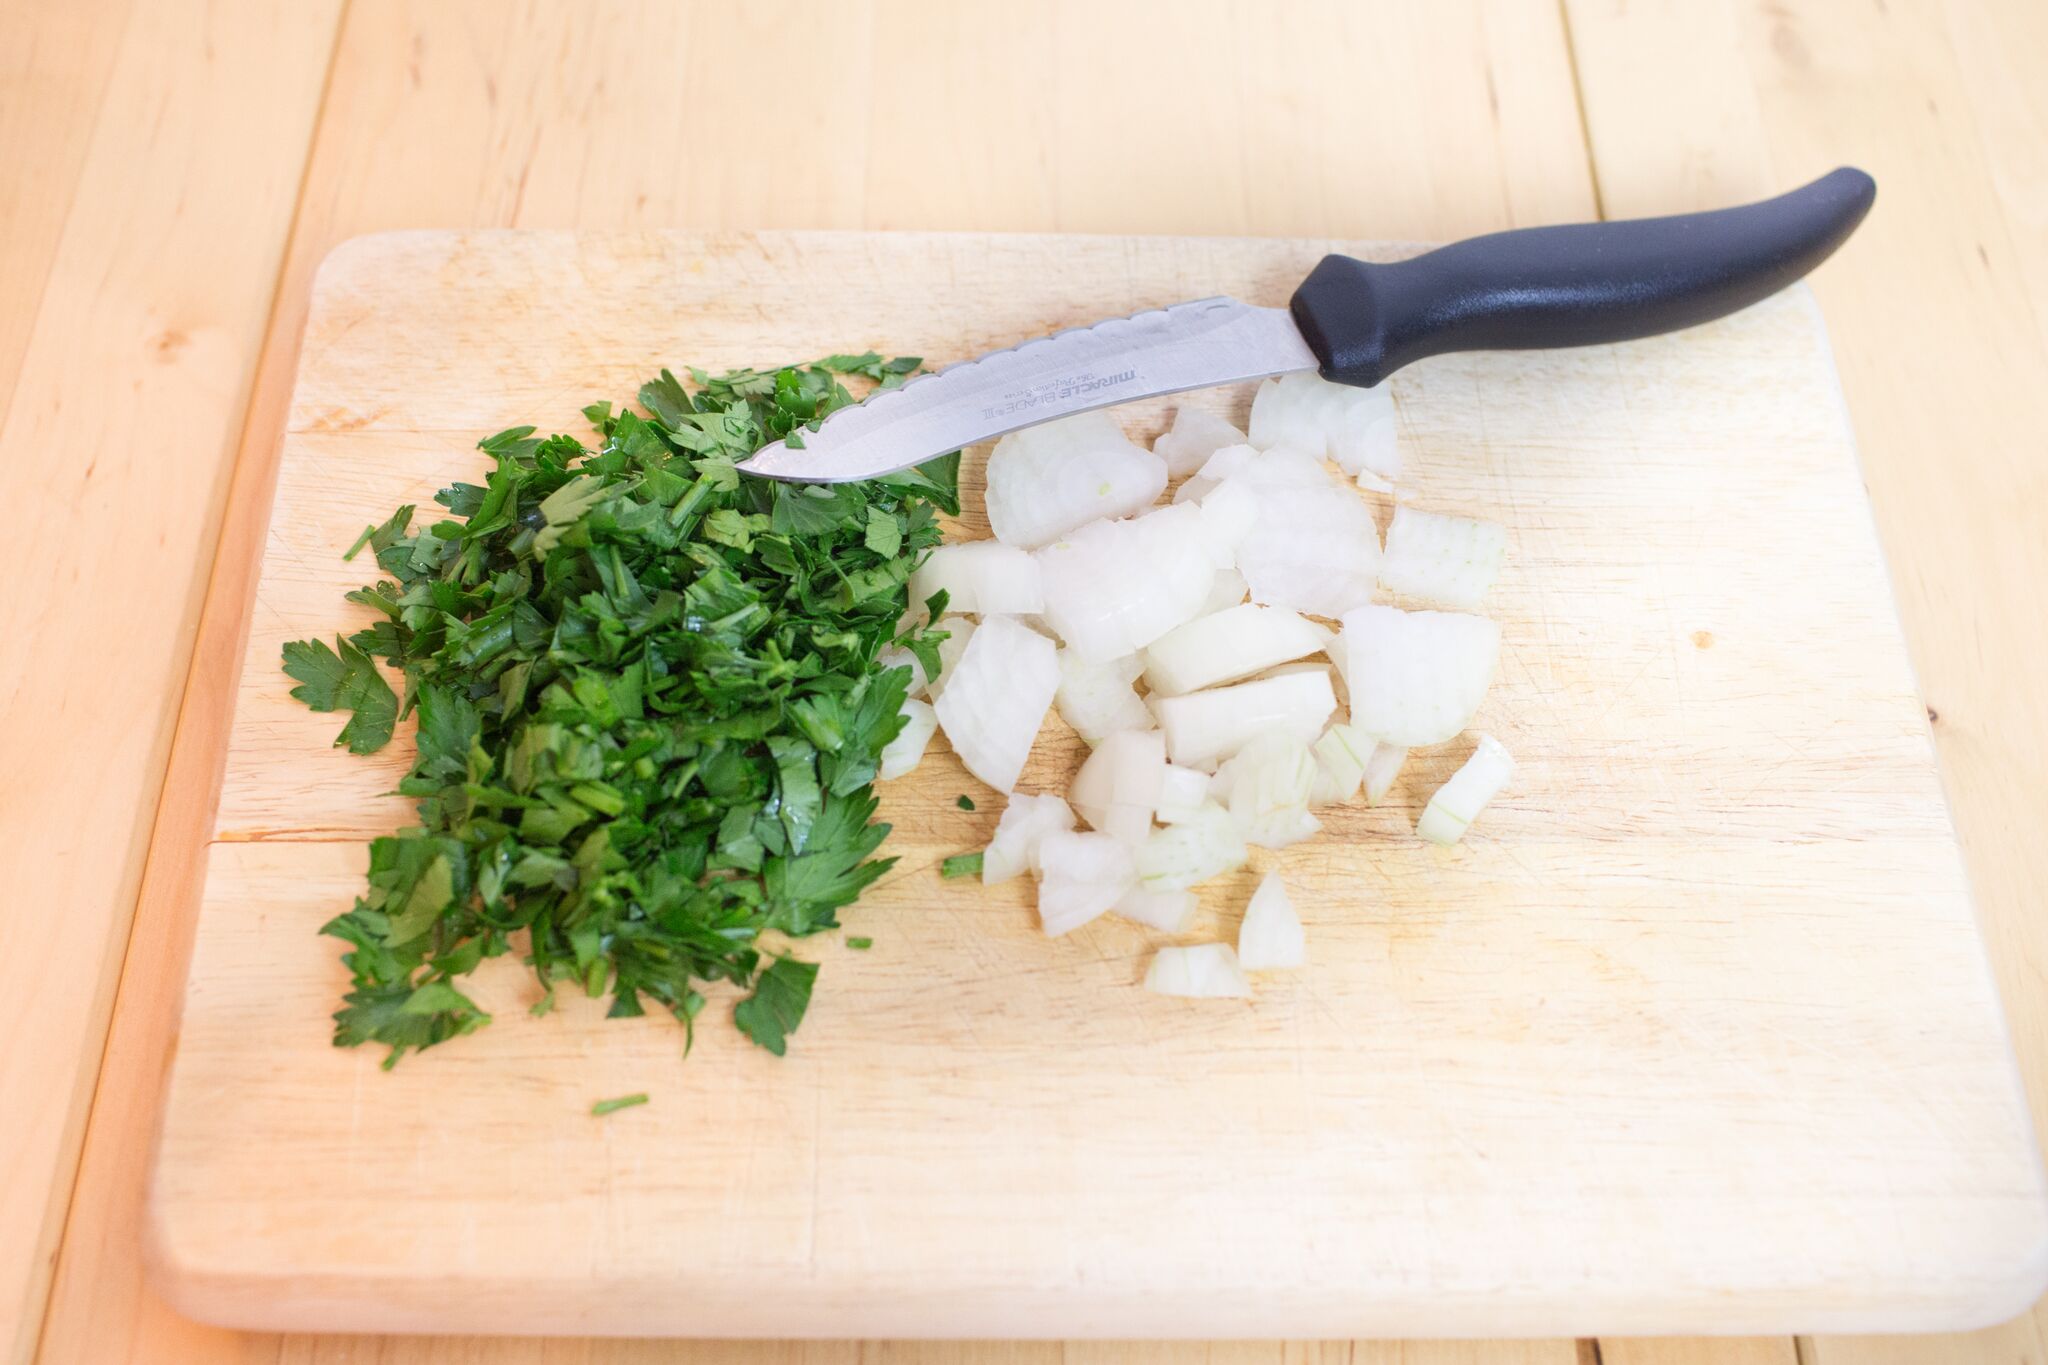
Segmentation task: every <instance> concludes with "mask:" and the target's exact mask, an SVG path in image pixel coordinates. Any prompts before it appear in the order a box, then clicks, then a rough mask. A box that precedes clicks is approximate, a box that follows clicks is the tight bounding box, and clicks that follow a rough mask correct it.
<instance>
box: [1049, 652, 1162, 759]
mask: <svg viewBox="0 0 2048 1365" xmlns="http://www.w3.org/2000/svg"><path fill="white" fill-rule="evenodd" d="M1144 667H1145V661H1144V660H1143V659H1142V658H1140V657H1139V656H1138V655H1136V654H1131V655H1127V656H1125V657H1124V658H1121V659H1111V660H1110V661H1109V662H1107V663H1091V662H1089V661H1088V660H1086V659H1083V658H1082V657H1081V656H1079V655H1078V654H1076V653H1074V651H1073V650H1071V649H1063V650H1061V651H1060V689H1059V693H1058V695H1057V696H1056V697H1055V698H1054V702H1055V704H1056V705H1057V706H1058V707H1059V709H1060V715H1061V716H1062V717H1063V718H1064V719H1065V720H1066V722H1067V724H1069V725H1071V726H1073V727H1074V730H1075V732H1076V733H1078V734H1079V735H1080V736H1081V738H1083V739H1085V740H1087V741H1088V742H1089V743H1090V744H1100V743H1101V742H1102V741H1103V739H1104V737H1106V736H1108V735H1113V734H1115V733H1116V732H1117V731H1119V730H1149V729H1151V728H1152V712H1151V711H1150V710H1149V709H1148V708H1147V707H1146V705H1145V702H1144V699H1143V698H1142V697H1140V696H1139V695H1138V694H1137V691H1136V690H1135V689H1134V688H1133V687H1132V686H1131V684H1132V683H1135V682H1136V681H1137V680H1138V674H1139V673H1140V672H1142V671H1143V670H1144Z"/></svg>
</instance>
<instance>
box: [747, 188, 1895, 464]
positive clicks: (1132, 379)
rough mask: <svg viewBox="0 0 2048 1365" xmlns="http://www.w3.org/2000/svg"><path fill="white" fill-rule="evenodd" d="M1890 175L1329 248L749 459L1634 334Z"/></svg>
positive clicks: (907, 443)
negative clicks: (1285, 269)
mask: <svg viewBox="0 0 2048 1365" xmlns="http://www.w3.org/2000/svg"><path fill="white" fill-rule="evenodd" d="M1876 196H1877V185H1876V182H1874V181H1873V180H1872V179H1871V178H1870V177H1869V176H1868V175H1866V174H1864V173H1863V172H1862V171H1859V170H1856V169H1854V168H1853V167H1848V166H1844V167H1842V168H1841V169H1839V170H1836V171H1832V172H1830V173H1829V174H1827V175H1824V176H1822V177H1821V178H1820V179H1818V180H1816V181H1814V182H1813V183H1812V184H1810V185H1805V186H1802V187H1801V188H1799V189H1796V190H1793V191H1791V192H1790V193H1789V194H1783V195H1780V196H1778V197H1777V198H1776V199H1766V200H1764V201H1763V202H1761V203H1756V204H1745V205H1743V206H1741V207H1739V208H1729V209H1716V210H1713V211H1711V212H1707V213H1687V214H1680V215H1677V216H1676V217H1670V218H1639V219H1634V220H1630V221H1624V222H1614V223H1573V224H1568V225H1565V226H1560V227H1537V228H1519V229H1516V230H1513V231H1509V232H1496V233H1493V234H1491V235H1489V236H1485V237H1473V238H1470V239H1468V240H1466V241H1462V242H1455V243H1453V244H1451V245H1450V246H1446V247H1441V248H1439V249H1437V250H1435V251H1431V252H1428V253H1426V254H1424V255H1421V256H1415V257H1412V258H1410V259H1408V260H1405V261H1394V262H1391V263H1386V264H1379V263H1373V262H1367V261H1360V260H1354V259H1353V258H1351V257H1349V256H1325V257H1324V258H1323V259H1322V260H1321V261H1320V262H1319V263H1318V264H1317V265H1316V268H1315V269H1314V270H1311V271H1310V272H1309V274H1308V278H1307V279H1305V280H1303V281H1302V282H1301V287H1300V288H1298V289H1296V290H1295V291H1294V297H1293V299H1292V300H1291V301H1290V302H1289V304H1288V306H1287V307H1286V308H1258V307H1254V306H1252V305H1251V304H1246V303H1240V302H1238V301H1237V300H1236V299H1229V298H1213V299H1197V300H1195V301H1194V302H1192V303H1177V304H1174V305H1173V306H1172V307H1169V308H1157V309H1153V310H1151V311H1149V312H1144V313H1136V314H1133V315H1132V316H1130V317H1122V318H1110V319H1108V320H1107V321H1104V322H1098V323H1095V324H1094V325H1093V326H1089V327H1077V328H1073V329H1071V330H1069V331H1064V332H1056V333H1054V334H1053V335H1051V336H1047V337H1038V338H1036V339H1034V340H1031V341H1026V342H1023V343H1022V344H1020V345H1017V346H1012V347H1010V348H1009V349H1007V350H1002V351H994V352H991V353H990V354H988V355H985V356H981V357H980V358H978V359H975V360H967V361H962V362H961V363H959V364H957V365H948V366H946V367H945V368H944V369H941V370H937V371H934V372H933V373H931V374H927V375H920V376H919V377H917V378H916V379H913V380H911V381H910V382H909V383H906V384H904V385H902V386H901V387H899V388H894V389H884V390H881V391H879V392H877V393H875V394H873V395H872V396H870V397H869V398H868V399H867V401H865V402H863V403H858V404H855V405H853V406H851V407H846V408H841V409H840V410H839V411H838V412H835V413H833V414H832V415H831V416H830V417H828V418H826V419H825V420H824V422H823V423H822V424H820V425H819V426H818V427H817V429H816V430H813V431H805V432H802V433H801V435H800V437H799V440H800V442H801V444H791V443H789V442H787V441H778V442H776V443H775V444H773V445H770V446H764V447H763V448H762V449H761V450H759V451H757V452H756V453H755V454H754V455H753V456H752V457H751V458H749V459H747V460H745V461H743V462H742V463H741V464H740V466H739V467H740V468H741V469H743V470H745V471H746V472H747V473H749V474H759V475H762V476H764V477H767V478H771V479H784V480H789V481H793V482H799V483H848V482H851V481H853V480H856V479H871V478H875V477H877V476H879V475H883V474H889V473H893V472H895V471H896V470H899V469H906V468H908V467H910V466H911V465H915V464H922V463H923V462H924V461H926V460H929V459H932V458H934V457H936V456H939V455H943V454H946V453H947V452H949V451H954V450H958V449H960V448H961V447H962V446H968V445H972V444H974V443H975V442H977V441H986V440H989V439H991V438H993V437H996V436H1001V435H1002V434H1003V433H1005V432H1009V431H1016V430H1018V429H1019V428H1021V427H1028V426H1035V425H1037V424H1038V423H1040V422H1049V421H1051V420H1053V419H1054V418H1056V417H1066V416H1069V415H1071V414H1073V413H1077V412H1086V411H1088V410H1089V409H1091V408H1103V407H1109V406H1111V405H1112V404H1116V403H1128V402H1131V401H1132V400H1134V399H1138V398H1150V397H1153V396H1154V395H1157V394H1162V393H1179V392H1181V391H1183V390H1186V389H1202V388H1208V387H1210V386H1211V385H1214V384H1230V383H1236V382H1238V381H1241V380H1247V379H1264V378H1267V377H1269V376H1271V375H1276V374H1289V373H1293V372H1295V371H1298V370H1316V371H1319V372H1320V373H1321V374H1322V376H1323V378H1325V379H1328V380H1332V381H1334V382H1336V383H1339V384H1354V385H1357V386H1359V387H1363V388H1369V387H1371V386H1372V385H1375V384H1378V383H1380V382H1381V381H1382V380H1384V379H1385V378H1386V377H1387V376H1388V375H1390V374H1392V373H1394V371H1396V370H1398V369H1400V368H1401V367H1402V366H1404V365H1408V364H1411V363H1413V362H1414V361H1417V360H1421V359H1423V358H1424V357H1426V356H1433V355H1442V354H1445V353H1446V352H1450V351H1520V350H1535V349H1544V348H1549V347H1558V346H1591V345H1597V344H1600V343H1603V342H1610V341H1629V340H1633V339H1634V338H1636V337H1645V336H1651V335H1653V334H1655V333H1658V332H1671V331H1676V330H1677V329H1679V328H1681V327H1690V326H1692V325H1694V324H1695V323H1701V322H1706V321H1709V320H1711V319H1713V318H1718V317H1721V316H1723V315H1724V314H1728V313H1732V312H1734V311H1735V310H1737V309H1738V308H1745V307H1747V306H1748V305H1750V304H1752V303H1755V302H1756V301H1757V300H1759V299H1761V298H1764V297H1766V296H1767V295H1770V294H1774V293H1776V292H1777V291H1778V290H1780V289H1782V288H1784V287H1785V286H1786V285H1788V284H1790V283H1792V282H1793V281H1794V280H1796V279H1798V278H1799V277H1800V276H1802V275H1804V274H1806V273H1807V272H1808V271H1809V270H1812V269H1813V268H1814V267H1815V266H1817V265H1819V264H1820V263H1821V262H1822V261H1824V260H1826V259H1827V258H1828V256H1829V255H1831V254H1832V253H1833V252H1834V250H1835V248H1836V247H1838V246H1840V245H1841V244H1842V243H1843V241H1845V240H1846V239H1847V238H1848V236H1849V234H1850V233H1851V232H1853V231H1855V230H1856V225H1857V224H1858V223H1860V222H1862V221H1863V216H1864V215H1865V214H1866V213H1868V212H1869V211H1870V205H1871V201H1872V200H1873V199H1875V198H1876Z"/></svg>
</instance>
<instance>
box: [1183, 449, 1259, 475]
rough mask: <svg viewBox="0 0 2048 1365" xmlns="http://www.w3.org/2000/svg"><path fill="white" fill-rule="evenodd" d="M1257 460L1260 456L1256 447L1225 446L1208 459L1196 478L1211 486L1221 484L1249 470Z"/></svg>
mask: <svg viewBox="0 0 2048 1365" xmlns="http://www.w3.org/2000/svg"><path fill="white" fill-rule="evenodd" d="M1259 459H1260V455H1259V450H1258V447H1257V446H1253V445H1248V444H1247V445H1237V446H1225V447H1223V448H1222V449H1221V450H1219V451H1217V452H1216V453H1215V454H1214V455H1211V456H1210V457H1209V459H1208V461H1207V462H1206V463H1204V464H1203V466H1202V469H1201V472H1200V473H1199V474H1197V475H1196V477H1197V478H1202V479H1207V480H1209V481H1210V482H1211V483H1212V484H1216V483H1222V482H1223V481H1224V480H1225V479H1227V478H1229V477H1230V476H1231V475H1233V474H1242V473H1243V472H1244V471H1245V470H1247V469H1250V468H1251V467H1252V466H1253V465H1255V464H1257V463H1258V462H1259Z"/></svg>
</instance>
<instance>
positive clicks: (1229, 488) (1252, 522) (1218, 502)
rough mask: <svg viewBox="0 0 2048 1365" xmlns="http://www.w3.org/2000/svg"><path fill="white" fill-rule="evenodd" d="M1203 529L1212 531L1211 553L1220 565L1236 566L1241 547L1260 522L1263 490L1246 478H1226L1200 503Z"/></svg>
mask: <svg viewBox="0 0 2048 1365" xmlns="http://www.w3.org/2000/svg"><path fill="white" fill-rule="evenodd" d="M1196 505H1197V506H1199V507H1200V508H1201V509H1202V529H1203V530H1204V531H1206V532H1207V533H1208V535H1209V554H1210V557H1211V558H1213V559H1214V560H1215V561H1216V567H1217V568H1218V569H1229V568H1234V567H1235V566H1236V564H1237V552H1238V549H1239V548H1240V547H1241V546H1243V544H1244V538H1245V537H1246V536H1248V535H1250V534H1251V533H1252V528H1253V527H1254V526H1256V525H1258V522H1259V494H1258V490H1257V489H1255V488H1253V487H1252V485H1251V484H1250V483H1248V482H1247V481H1245V480H1243V479H1225V480H1224V481H1223V482H1222V483H1219V484H1217V485H1216V486H1215V487H1214V488H1212V489H1210V490H1209V491H1208V492H1207V493H1204V494H1203V495H1202V499H1201V501H1200V502H1199V503H1197V504H1196Z"/></svg>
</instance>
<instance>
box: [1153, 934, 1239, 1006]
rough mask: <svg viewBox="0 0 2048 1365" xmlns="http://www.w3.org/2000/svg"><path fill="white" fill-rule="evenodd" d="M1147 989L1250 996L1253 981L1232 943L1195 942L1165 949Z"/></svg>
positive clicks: (1202, 995)
mask: <svg viewBox="0 0 2048 1365" xmlns="http://www.w3.org/2000/svg"><path fill="white" fill-rule="evenodd" d="M1145 989H1146V990H1148V991H1151V992H1152V993H1153V994H1154V995H1178V996H1187V997H1190V998H1196V999H1219V998H1224V997H1232V996H1244V995H1250V994H1251V993H1252V983H1251V982H1250V981H1247V980H1246V979H1245V975H1244V968H1243V967H1241V966H1239V965H1238V961H1237V954H1236V952H1235V951H1233V950H1232V949H1231V946H1230V945H1229V944H1228V943H1194V944H1190V945H1188V946H1187V947H1184V948H1161V949H1160V950H1159V951H1158V953H1156V954H1155V955H1154V956H1153V958H1152V965H1151V967H1150V968H1148V969H1147V970H1146V972H1145Z"/></svg>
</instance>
